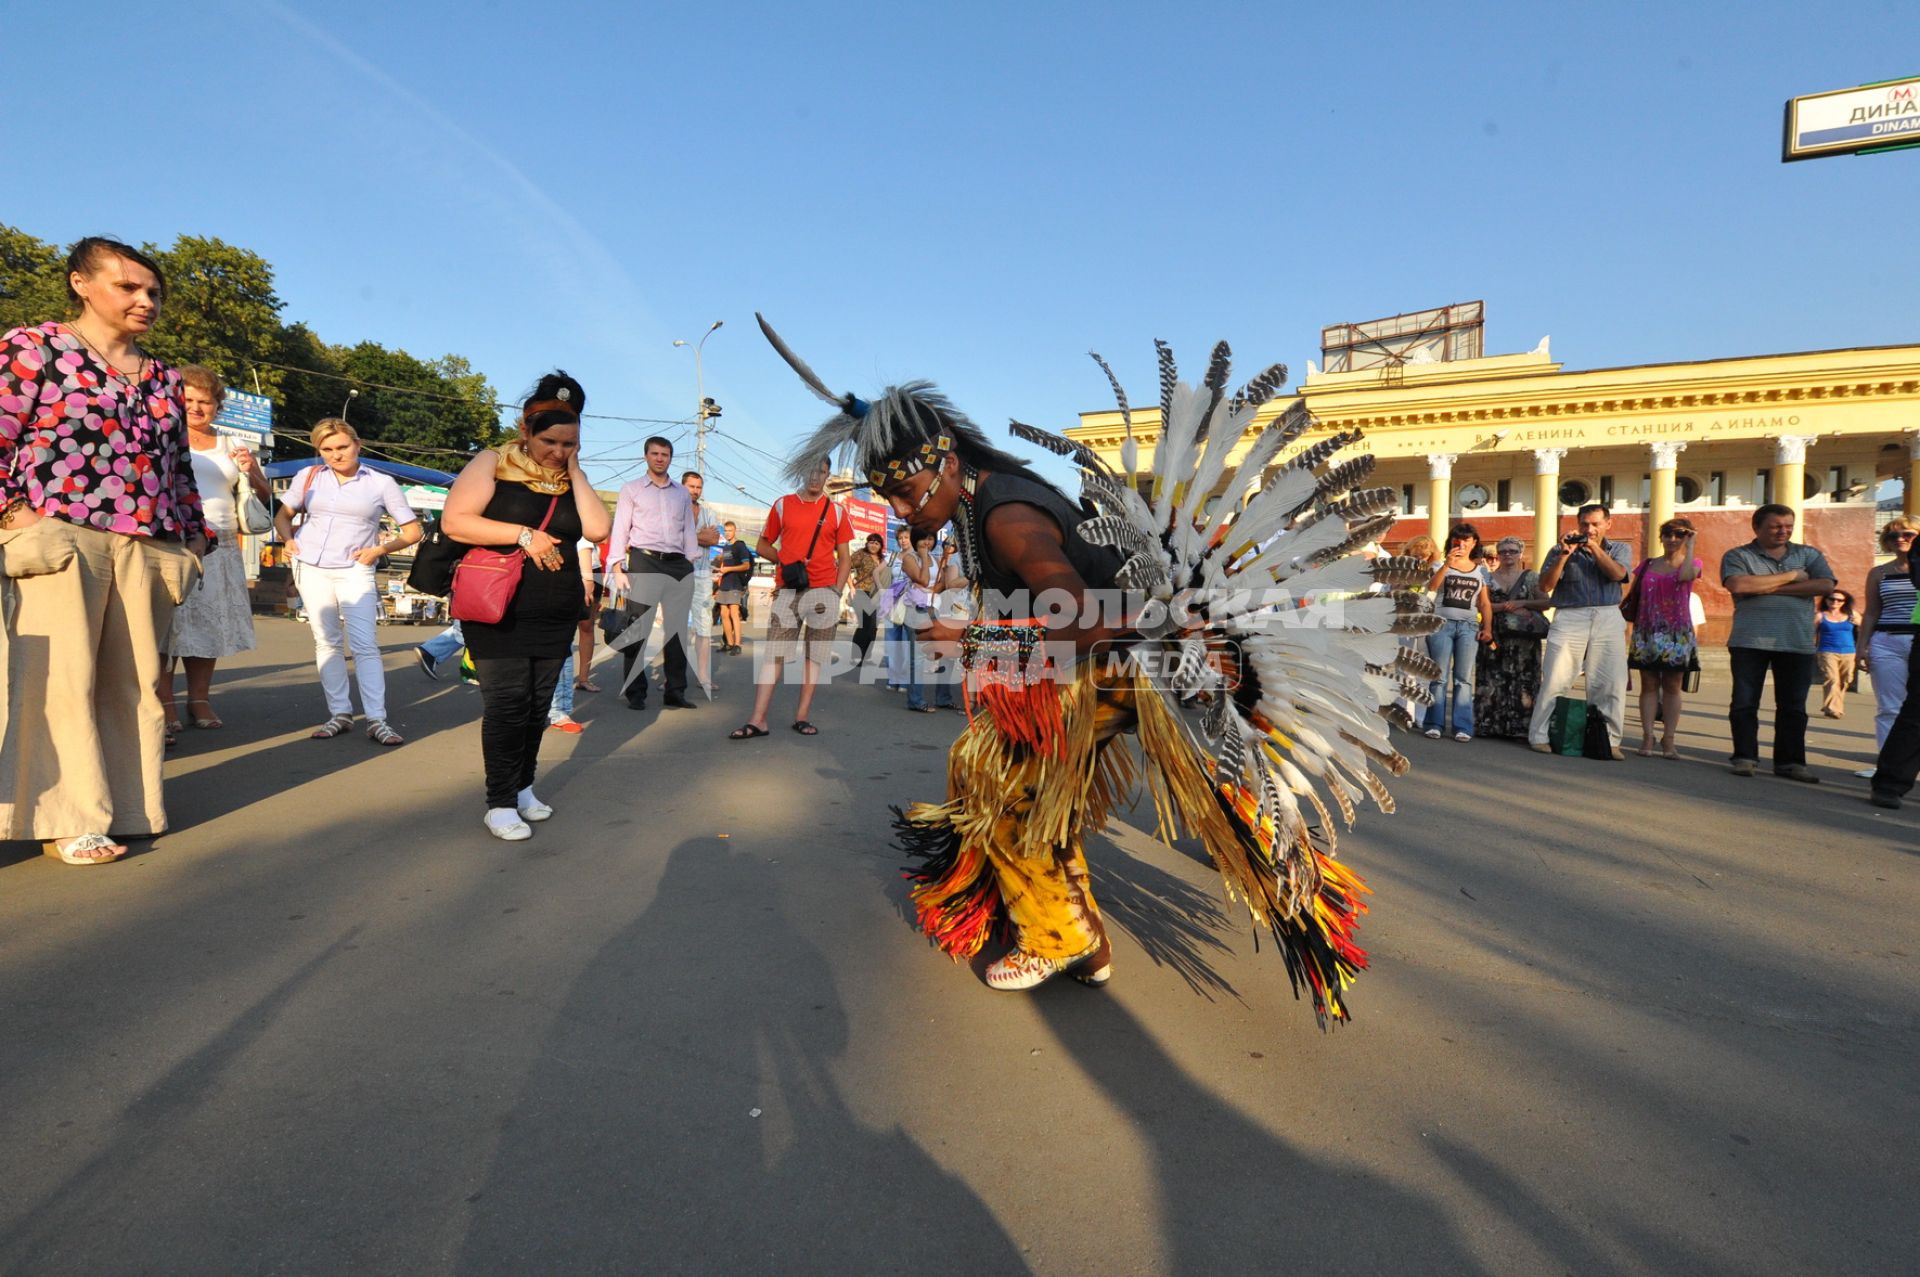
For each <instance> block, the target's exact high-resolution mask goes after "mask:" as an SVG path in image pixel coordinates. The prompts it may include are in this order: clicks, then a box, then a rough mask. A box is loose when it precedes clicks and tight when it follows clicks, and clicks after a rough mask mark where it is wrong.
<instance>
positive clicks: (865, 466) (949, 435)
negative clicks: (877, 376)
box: [754, 311, 1027, 488]
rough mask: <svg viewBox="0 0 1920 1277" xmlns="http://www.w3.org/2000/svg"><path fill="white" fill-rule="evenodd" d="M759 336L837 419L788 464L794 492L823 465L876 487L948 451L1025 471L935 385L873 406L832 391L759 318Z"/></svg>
mask: <svg viewBox="0 0 1920 1277" xmlns="http://www.w3.org/2000/svg"><path fill="white" fill-rule="evenodd" d="M754 318H755V319H757V320H759V321H760V331H761V332H763V333H765V334H766V336H767V340H768V342H770V343H772V345H773V348H774V349H775V350H776V351H778V352H779V353H780V357H781V358H782V359H784V360H786V361H787V364H788V366H789V367H791V368H792V369H793V370H794V372H796V373H798V374H799V376H800V380H801V381H803V382H805V383H806V384H807V388H808V389H810V390H812V391H813V393H814V394H816V395H818V396H819V397H820V398H821V399H824V400H825V401H826V402H828V403H830V404H832V405H833V406H834V407H835V408H836V409H838V411H837V412H835V413H834V415H833V416H831V417H829V418H827V420H826V421H825V422H823V423H822V424H821V425H820V427H819V429H817V430H815V431H814V432H813V434H812V435H810V436H808V438H807V439H806V440H805V441H804V442H803V443H802V444H801V445H800V446H799V447H798V448H797V449H795V450H794V452H793V454H792V455H791V456H789V457H788V458H787V466H786V471H785V473H786V477H787V478H788V479H789V480H790V481H792V482H793V483H794V484H795V485H796V486H798V485H800V484H803V483H805V482H806V480H807V479H808V477H809V476H811V475H812V474H813V472H814V471H815V470H817V469H819V468H820V463H821V462H823V461H825V462H827V463H828V464H830V465H831V464H832V463H833V462H834V461H835V460H838V461H840V462H842V463H843V464H848V465H851V466H853V468H854V471H855V473H856V474H857V475H858V476H859V479H860V481H861V482H863V483H867V484H871V485H872V486H873V487H875V488H880V487H885V486H886V485H887V484H889V483H895V482H898V481H899V480H901V479H905V478H907V477H908V476H909V475H911V474H913V473H915V472H916V471H919V470H924V469H927V468H928V467H930V466H934V465H938V464H939V463H940V461H941V460H942V459H944V458H945V456H946V454H947V453H949V452H958V453H959V454H960V455H961V457H962V458H963V459H965V460H966V461H968V462H970V463H971V464H973V465H974V466H977V467H979V468H981V469H985V470H1014V471H1019V472H1022V473H1025V472H1026V469H1027V466H1026V463H1025V462H1024V461H1021V460H1020V459H1019V458H1018V457H1015V456H1013V455H1011V454H1009V453H1006V452H1003V451H1001V450H1000V449H999V448H996V447H994V446H993V444H991V443H990V442H988V440H987V436H986V435H985V434H984V433H982V432H981V429H980V427H978V426H976V425H975V424H974V423H973V422H972V421H971V420H969V419H968V417H967V415H966V414H965V413H963V412H961V411H960V410H959V409H958V408H956V407H954V406H953V403H952V402H951V401H950V400H949V399H948V398H947V397H946V396H945V395H943V394H941V393H940V391H939V390H938V389H937V388H935V386H934V384H933V383H932V382H930V381H909V382H905V383H903V384H902V385H898V386H888V387H887V389H886V390H885V392H884V393H882V394H881V395H880V396H879V397H878V398H876V399H873V400H871V401H869V400H866V399H861V398H860V397H859V396H857V395H852V394H835V393H834V392H833V391H831V390H829V389H827V385H826V383H825V382H823V381H821V380H820V377H819V375H818V374H816V373H815V372H814V371H813V369H812V368H810V367H809V366H808V365H807V363H806V361H805V360H803V359H801V358H800V357H799V356H798V355H796V354H794V353H793V350H792V349H791V348H790V347H789V346H788V345H787V343H786V342H784V341H782V340H781V338H780V334H779V333H776V332H775V331H774V330H773V325H771V324H769V323H768V322H767V321H766V317H765V316H763V315H761V314H760V313H759V312H757V311H756V312H755V313H754Z"/></svg>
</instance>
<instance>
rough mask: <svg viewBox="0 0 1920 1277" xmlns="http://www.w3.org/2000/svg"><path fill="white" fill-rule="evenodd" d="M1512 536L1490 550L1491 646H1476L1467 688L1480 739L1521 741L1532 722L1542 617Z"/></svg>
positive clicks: (1536, 589) (1541, 603) (1536, 583)
mask: <svg viewBox="0 0 1920 1277" xmlns="http://www.w3.org/2000/svg"><path fill="white" fill-rule="evenodd" d="M1526 548H1527V547H1526V545H1525V544H1524V543H1522V542H1521V540H1520V538H1518V537H1502V538H1500V543H1499V544H1498V545H1497V546H1495V547H1494V549H1495V556H1494V557H1495V558H1496V560H1497V563H1496V564H1495V566H1494V568H1493V570H1492V571H1491V572H1489V573H1488V575H1487V597H1488V598H1489V599H1491V600H1492V602H1493V642H1491V643H1482V644H1481V645H1480V659H1479V661H1478V662H1476V665H1475V668H1476V669H1477V670H1478V671H1479V676H1478V678H1477V679H1476V680H1475V681H1474V688H1473V721H1474V730H1475V732H1476V733H1477V734H1479V735H1481V736H1506V737H1515V738H1519V739H1522V740H1524V739H1526V735H1527V727H1528V725H1529V724H1530V723H1531V722H1532V721H1533V699H1534V696H1535V695H1536V694H1537V693H1538V692H1539V691H1540V644H1541V643H1542V642H1543V641H1544V640H1545V639H1546V637H1547V618H1546V617H1544V616H1542V615H1540V609H1541V608H1543V607H1546V606H1547V600H1546V599H1545V598H1544V597H1542V596H1541V594H1540V574H1539V573H1538V572H1535V571H1534V570H1533V569H1532V568H1529V567H1528V566H1527V565H1526V560H1525V559H1524V558H1522V557H1521V556H1522V555H1523V554H1524V553H1525V552H1526Z"/></svg>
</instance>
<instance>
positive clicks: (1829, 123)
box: [1780, 77, 1920, 160]
mask: <svg viewBox="0 0 1920 1277" xmlns="http://www.w3.org/2000/svg"><path fill="white" fill-rule="evenodd" d="M1910 142H1920V77H1916V78H1914V79H1910V80H1889V81H1887V82H1886V83H1885V84H1874V85H1869V86H1867V87H1866V88H1861V89H1837V90H1835V91H1834V92H1832V93H1814V94H1811V95H1809V96H1807V97H1804V98H1793V99H1791V100H1789V101H1788V103H1787V137H1786V144H1785V147H1784V149H1783V150H1782V151H1781V155H1780V158H1781V159H1782V160H1812V159H1818V158H1819V157H1820V156H1822V155H1845V154H1848V153H1850V152H1853V151H1865V150H1871V149H1872V148H1874V147H1879V146H1901V145H1904V144H1906V143H1910Z"/></svg>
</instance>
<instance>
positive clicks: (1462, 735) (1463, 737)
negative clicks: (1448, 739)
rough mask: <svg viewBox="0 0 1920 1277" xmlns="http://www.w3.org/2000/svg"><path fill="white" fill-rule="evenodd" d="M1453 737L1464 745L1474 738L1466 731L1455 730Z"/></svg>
mask: <svg viewBox="0 0 1920 1277" xmlns="http://www.w3.org/2000/svg"><path fill="white" fill-rule="evenodd" d="M1453 738H1454V739H1455V740H1457V741H1459V742H1460V743H1461V744H1462V745H1464V744H1466V743H1467V742H1468V741H1470V740H1472V739H1473V737H1472V736H1471V735H1469V734H1468V733H1466V732H1455V733H1454V734H1453Z"/></svg>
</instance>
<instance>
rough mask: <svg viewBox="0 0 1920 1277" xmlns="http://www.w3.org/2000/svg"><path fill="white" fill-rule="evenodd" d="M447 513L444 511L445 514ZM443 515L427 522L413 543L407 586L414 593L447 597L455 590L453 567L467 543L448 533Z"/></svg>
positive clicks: (458, 560)
mask: <svg viewBox="0 0 1920 1277" xmlns="http://www.w3.org/2000/svg"><path fill="white" fill-rule="evenodd" d="M444 517H445V516H444V515H442V518H444ZM440 525H441V519H435V520H434V521H433V522H432V523H429V524H427V525H426V527H425V530H424V531H423V532H422V534H421V537H420V541H419V544H417V545H415V546H414V547H413V566H412V567H411V568H409V569H408V570H407V588H408V589H409V590H412V591H413V592H414V593H415V594H431V595H432V596H434V597H435V598H441V599H444V598H445V597H447V595H449V594H451V593H453V569H454V565H455V564H457V563H459V562H460V556H461V555H463V554H465V553H466V552H467V547H466V546H464V545H461V544H460V543H459V542H458V541H455V540H454V539H453V538H452V537H450V536H448V535H447V533H446V529H445V528H443V527H441V526H440Z"/></svg>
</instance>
